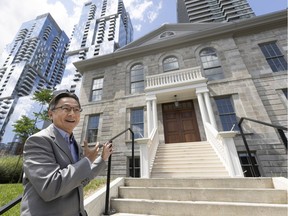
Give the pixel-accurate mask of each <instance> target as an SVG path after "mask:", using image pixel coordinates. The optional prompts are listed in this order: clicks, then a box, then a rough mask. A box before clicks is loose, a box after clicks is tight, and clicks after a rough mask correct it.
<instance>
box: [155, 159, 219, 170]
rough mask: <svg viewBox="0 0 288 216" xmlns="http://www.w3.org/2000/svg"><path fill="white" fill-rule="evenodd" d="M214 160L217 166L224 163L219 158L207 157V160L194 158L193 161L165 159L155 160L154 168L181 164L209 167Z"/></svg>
mask: <svg viewBox="0 0 288 216" xmlns="http://www.w3.org/2000/svg"><path fill="white" fill-rule="evenodd" d="M212 162H213V165H216V166H222V167H223V165H222V163H221V162H220V161H219V160H216V159H214V161H213V160H212V159H206V160H201V161H199V160H193V161H186V160H178V161H169V160H168V159H167V160H165V161H160V160H159V161H157V162H154V166H153V169H154V168H162V167H175V166H177V167H179V166H184V167H199V166H201V167H209V166H211V163H212Z"/></svg>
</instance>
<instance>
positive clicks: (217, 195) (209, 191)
mask: <svg viewBox="0 0 288 216" xmlns="http://www.w3.org/2000/svg"><path fill="white" fill-rule="evenodd" d="M119 198H124V199H127V198H128V199H151V200H178V201H186V200H189V201H217V202H243V203H244V202H246V203H247V202H249V203H267V204H268V203H270V204H287V192H286V191H285V190H275V189H251V188H248V189H247V188H191V187H119Z"/></svg>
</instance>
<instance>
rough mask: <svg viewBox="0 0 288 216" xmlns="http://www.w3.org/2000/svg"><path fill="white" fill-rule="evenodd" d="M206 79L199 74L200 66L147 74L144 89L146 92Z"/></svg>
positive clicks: (202, 81) (191, 83) (204, 81)
mask: <svg viewBox="0 0 288 216" xmlns="http://www.w3.org/2000/svg"><path fill="white" fill-rule="evenodd" d="M206 81H207V79H206V78H205V77H203V76H202V74H201V68H200V67H193V68H187V69H183V70H176V71H171V72H166V73H162V74H157V75H152V76H147V77H146V88H145V91H146V92H148V91H154V90H160V89H167V88H174V87H179V86H186V85H193V84H197V83H206Z"/></svg>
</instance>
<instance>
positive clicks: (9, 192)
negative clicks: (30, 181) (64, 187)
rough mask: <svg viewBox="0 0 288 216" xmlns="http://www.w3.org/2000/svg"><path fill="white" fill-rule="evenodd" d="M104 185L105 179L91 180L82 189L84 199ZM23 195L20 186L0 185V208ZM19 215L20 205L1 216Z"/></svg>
mask: <svg viewBox="0 0 288 216" xmlns="http://www.w3.org/2000/svg"><path fill="white" fill-rule="evenodd" d="M105 184H106V178H97V179H94V180H92V181H91V182H90V183H89V184H88V185H87V186H86V187H85V188H84V197H85V198H86V197H88V196H90V195H91V194H92V193H93V192H95V191H96V190H98V189H100V188H102V187H104V186H105ZM22 193H23V186H22V184H0V207H2V206H4V205H6V204H7V203H9V202H10V201H11V200H13V199H16V198H17V197H18V196H19V195H21V194H22ZM19 215H20V203H18V204H17V205H16V206H14V207H13V208H11V209H10V210H9V211H7V212H6V213H4V214H2V215H1V216H19Z"/></svg>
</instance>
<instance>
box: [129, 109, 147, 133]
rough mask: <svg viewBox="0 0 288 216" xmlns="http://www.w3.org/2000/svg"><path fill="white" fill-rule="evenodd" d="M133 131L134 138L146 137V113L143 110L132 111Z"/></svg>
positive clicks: (131, 122)
mask: <svg viewBox="0 0 288 216" xmlns="http://www.w3.org/2000/svg"><path fill="white" fill-rule="evenodd" d="M130 124H131V129H132V131H133V132H134V138H135V139H137V138H143V137H144V111H143V108H140V109H133V110H131V118H130Z"/></svg>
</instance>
